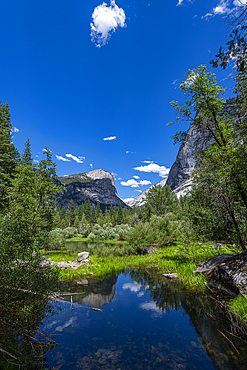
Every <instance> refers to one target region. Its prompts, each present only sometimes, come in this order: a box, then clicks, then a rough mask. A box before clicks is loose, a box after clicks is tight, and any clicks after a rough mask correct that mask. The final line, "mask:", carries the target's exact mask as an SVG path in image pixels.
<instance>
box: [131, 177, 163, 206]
mask: <svg viewBox="0 0 247 370" xmlns="http://www.w3.org/2000/svg"><path fill="white" fill-rule="evenodd" d="M166 181H167V179H164V180H161V181H160V182H158V183H157V184H155V185H160V186H165V184H166ZM155 185H152V186H150V188H148V189H146V190H144V191H142V192H141V193H140V194H138V195H137V197H136V198H134V199H128V200H126V201H125V203H126V204H127V205H128V206H130V207H134V206H136V207H141V206H143V204H144V203H145V202H146V195H147V193H148V192H149V190H150V189H152V187H153V186H155Z"/></svg>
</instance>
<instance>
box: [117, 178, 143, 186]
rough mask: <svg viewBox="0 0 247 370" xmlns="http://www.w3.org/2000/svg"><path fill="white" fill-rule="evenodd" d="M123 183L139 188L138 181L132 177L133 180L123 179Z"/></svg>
mask: <svg viewBox="0 0 247 370" xmlns="http://www.w3.org/2000/svg"><path fill="white" fill-rule="evenodd" d="M121 185H123V186H131V187H132V188H139V184H138V182H137V181H136V180H134V179H131V180H128V181H121Z"/></svg>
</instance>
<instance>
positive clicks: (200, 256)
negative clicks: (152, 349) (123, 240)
mask: <svg viewBox="0 0 247 370" xmlns="http://www.w3.org/2000/svg"><path fill="white" fill-rule="evenodd" d="M175 250H179V252H178V253H176V252H175ZM185 252H186V253H185ZM232 252H233V251H232V250H231V249H230V248H228V247H225V248H224V249H211V248H209V247H208V246H205V245H204V246H200V247H198V249H197V253H196V255H194V254H190V253H189V251H188V250H186V251H184V250H183V247H182V245H181V244H179V243H176V245H175V246H172V247H167V248H159V249H158V255H156V254H152V255H123V256H112V255H109V256H106V257H99V256H97V255H90V263H89V265H88V267H86V268H85V267H79V268H78V269H77V270H71V269H67V270H63V271H62V272H61V278H62V279H63V280H76V279H80V278H81V277H85V276H89V273H90V272H92V273H93V276H94V277H96V278H105V277H108V276H110V275H112V274H117V273H120V272H121V271H123V270H124V269H125V268H134V269H138V268H141V267H144V268H155V269H156V270H157V271H159V272H160V273H172V272H176V273H177V274H178V278H179V279H180V280H181V281H183V282H184V283H185V284H186V285H187V286H200V287H204V282H205V281H206V279H205V277H204V275H202V274H198V275H195V274H194V273H193V271H194V270H195V268H196V265H197V264H198V263H199V262H202V261H205V260H207V259H209V258H212V257H214V256H216V255H218V254H222V253H232ZM45 255H46V256H47V257H48V258H51V259H52V260H53V261H55V262H58V261H72V260H73V259H75V260H76V259H77V252H70V254H69V255H68V254H67V251H61V250H59V251H47V252H45Z"/></svg>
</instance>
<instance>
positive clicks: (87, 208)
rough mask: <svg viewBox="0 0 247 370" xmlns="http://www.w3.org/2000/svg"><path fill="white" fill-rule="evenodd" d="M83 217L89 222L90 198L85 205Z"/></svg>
mask: <svg viewBox="0 0 247 370" xmlns="http://www.w3.org/2000/svg"><path fill="white" fill-rule="evenodd" d="M85 217H86V219H87V221H88V222H91V203H90V200H89V199H88V201H87V203H86V207H85Z"/></svg>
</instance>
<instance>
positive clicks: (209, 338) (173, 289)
mask: <svg viewBox="0 0 247 370" xmlns="http://www.w3.org/2000/svg"><path fill="white" fill-rule="evenodd" d="M126 274H129V275H130V277H131V278H132V279H133V280H134V281H136V282H137V283H139V284H141V286H142V287H143V289H145V291H146V292H149V294H150V297H151V298H152V299H153V300H154V302H155V304H156V306H157V307H159V308H160V309H161V310H162V311H163V312H164V311H169V310H171V309H173V310H174V309H175V310H178V309H180V308H181V307H183V309H184V310H185V311H186V313H187V314H188V315H189V317H190V322H191V325H193V326H194V328H195V330H196V333H197V335H198V337H199V339H200V341H201V342H202V344H203V346H204V348H205V349H206V350H207V353H208V356H209V357H210V358H211V360H212V362H213V364H214V366H215V367H216V369H218V370H221V369H222V370H226V369H227V370H236V369H246V367H247V353H246V344H247V327H246V326H245V325H244V324H243V322H242V321H241V320H240V318H238V317H237V316H235V315H233V314H231V312H230V311H229V310H228V308H227V306H226V305H225V304H224V303H222V301H219V300H217V299H215V298H214V297H213V296H211V295H210V294H208V293H207V292H201V291H199V290H197V289H186V288H185V287H184V286H183V285H182V284H181V283H180V282H179V281H173V282H171V281H168V280H164V278H163V277H162V276H159V275H157V274H155V275H154V274H152V273H148V272H147V271H136V270H131V271H130V272H127V273H126Z"/></svg>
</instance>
